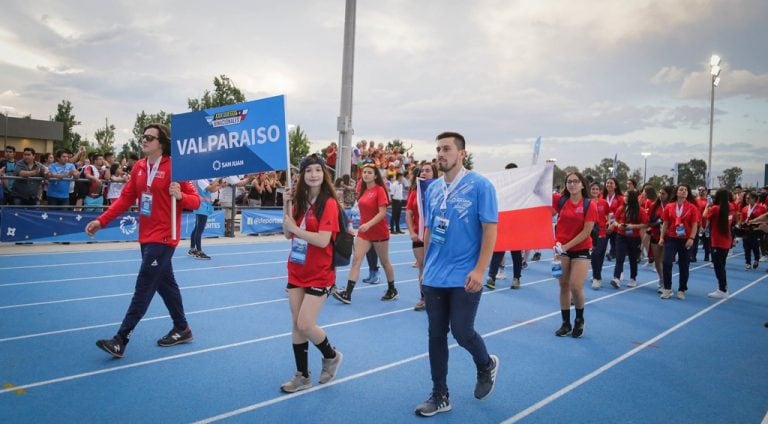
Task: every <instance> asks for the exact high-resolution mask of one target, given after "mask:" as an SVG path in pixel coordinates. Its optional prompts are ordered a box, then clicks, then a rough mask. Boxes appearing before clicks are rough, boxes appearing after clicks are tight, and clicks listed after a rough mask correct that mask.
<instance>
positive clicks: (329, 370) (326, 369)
mask: <svg viewBox="0 0 768 424" xmlns="http://www.w3.org/2000/svg"><path fill="white" fill-rule="evenodd" d="M334 350H335V351H336V357H335V358H330V359H326V358H323V370H322V371H321V372H320V379H319V380H317V382H318V383H320V384H325V383H327V382H329V381H331V380H333V378H334V377H336V370H338V369H339V365H341V360H342V359H344V355H342V354H341V352H339V351H338V350H336V349H334Z"/></svg>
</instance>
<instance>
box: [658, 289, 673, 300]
mask: <svg viewBox="0 0 768 424" xmlns="http://www.w3.org/2000/svg"><path fill="white" fill-rule="evenodd" d="M659 297H660V298H662V299H669V298H670V297H672V289H670V290H667V289H662V291H661V296H659Z"/></svg>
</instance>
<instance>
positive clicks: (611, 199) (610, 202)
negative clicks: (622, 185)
mask: <svg viewBox="0 0 768 424" xmlns="http://www.w3.org/2000/svg"><path fill="white" fill-rule="evenodd" d="M615 198H616V195H615V194H614V195H613V196H607V199H608V206H609V207H610V206H613V199H615Z"/></svg>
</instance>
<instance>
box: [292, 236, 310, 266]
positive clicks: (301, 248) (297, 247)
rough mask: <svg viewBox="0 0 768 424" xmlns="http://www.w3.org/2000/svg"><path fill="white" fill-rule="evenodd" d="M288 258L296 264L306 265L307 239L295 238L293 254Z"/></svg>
mask: <svg viewBox="0 0 768 424" xmlns="http://www.w3.org/2000/svg"><path fill="white" fill-rule="evenodd" d="M288 260H290V261H291V262H293V263H295V264H299V265H304V262H306V261H307V241H306V240H304V239H300V238H295V237H294V239H293V242H292V243H291V255H290V256H289V257H288Z"/></svg>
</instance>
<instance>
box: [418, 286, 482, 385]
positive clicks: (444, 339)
mask: <svg viewBox="0 0 768 424" xmlns="http://www.w3.org/2000/svg"><path fill="white" fill-rule="evenodd" d="M422 289H423V291H424V300H425V301H426V303H427V319H428V320H429V366H430V370H431V372H432V384H433V388H432V390H433V391H434V392H437V393H447V392H448V383H447V376H448V329H449V328H450V330H451V332H452V333H453V337H454V338H455V339H456V341H457V342H458V343H459V345H460V346H461V347H463V348H464V349H466V350H467V351H468V352H469V353H470V354H471V355H472V359H473V361H474V362H475V366H476V367H477V369H478V370H484V369H486V368H488V365H489V364H490V360H491V358H490V356H489V355H488V351H487V350H486V348H485V342H484V341H483V338H482V337H481V336H480V335H479V334H477V332H476V331H475V316H476V315H477V307H478V306H479V305H480V296H481V295H482V291H480V292H477V293H468V292H466V291H465V290H464V287H455V288H435V287H430V286H426V285H425V286H422Z"/></svg>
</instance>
